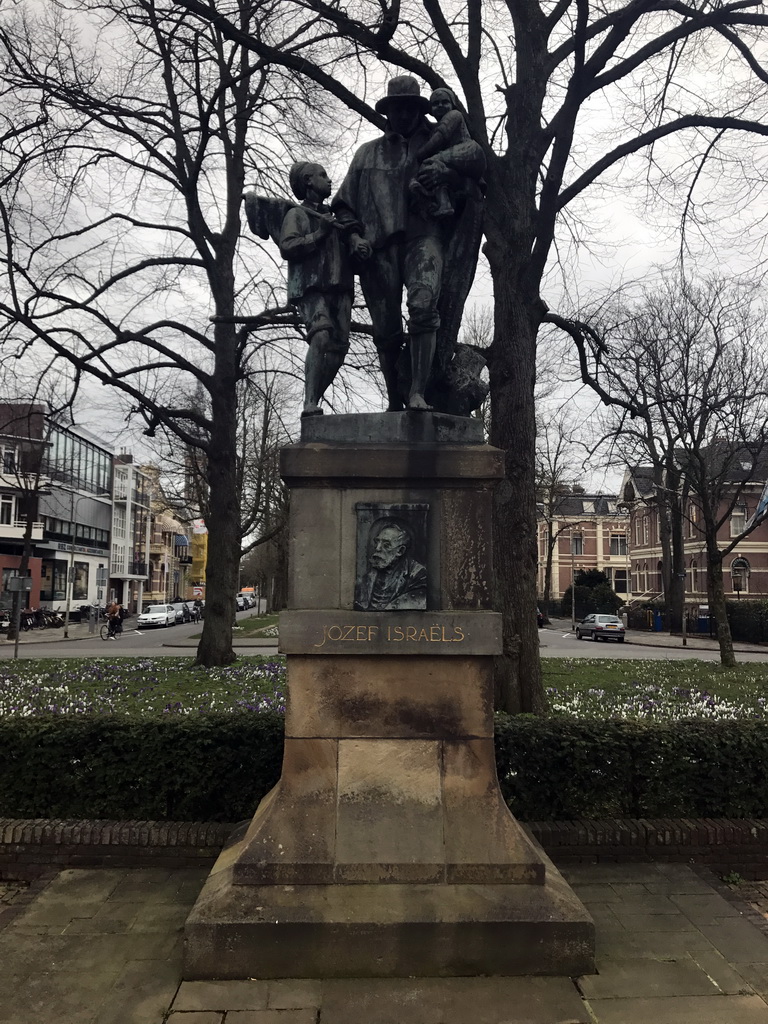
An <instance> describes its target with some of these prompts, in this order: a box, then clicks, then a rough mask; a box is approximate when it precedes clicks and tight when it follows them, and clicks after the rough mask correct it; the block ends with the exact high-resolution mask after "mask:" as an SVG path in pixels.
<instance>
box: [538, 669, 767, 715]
mask: <svg viewBox="0 0 768 1024" xmlns="http://www.w3.org/2000/svg"><path fill="white" fill-rule="evenodd" d="M542 665H543V672H544V686H545V688H546V691H547V697H548V698H549V702H550V708H551V710H552V712H553V713H555V714H569V715H577V716H578V717H590V718H606V717H608V718H610V717H620V718H649V717H659V718H754V717H757V718H765V717H768V716H767V714H766V700H767V699H768V665H756V664H749V665H737V666H736V668H733V669H724V668H722V667H721V666H720V665H718V664H715V663H713V662H707V661H696V660H694V659H691V660H690V661H656V660H653V661H652V660H650V659H640V658H638V659H637V660H635V659H632V660H630V659H626V660H625V659H621V660H619V659H615V660H614V659H611V658H572V659H571V658H544V659H542Z"/></svg>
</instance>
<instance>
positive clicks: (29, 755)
mask: <svg viewBox="0 0 768 1024" xmlns="http://www.w3.org/2000/svg"><path fill="white" fill-rule="evenodd" d="M282 745H283V719H282V717H281V716H280V715H278V714H273V713H265V714H261V713H260V714H249V713H244V712H243V713H234V714H233V713H227V712H223V713H206V714H199V715H171V714H169V715H163V716H157V717H155V718H141V719H132V718H128V717H123V716H119V717H118V716H95V715H94V716H85V715H84V716H82V717H68V716H50V717H43V716H34V717H30V718H5V719H0V817H11V818H70V819H72V818H75V819H76V818H111V819H122V820H136V819H148V820H163V819H166V820H176V821H179V820H187V821H240V820H242V819H244V818H248V817H250V816H251V815H252V814H253V812H254V810H255V808H256V806H257V804H258V802H259V800H260V799H261V798H262V797H263V796H264V794H265V793H266V792H268V790H269V789H270V788H271V787H272V786H273V785H274V784H275V782H276V781H277V779H278V777H279V775H280V763H281V758H282ZM496 760H497V764H498V768H499V778H500V780H501V787H502V790H503V792H504V796H505V798H506V800H507V802H508V803H509V805H510V807H511V809H512V811H513V813H514V814H516V815H517V816H518V817H520V818H522V819H523V820H524V821H525V820H527V821H547V820H550V821H553V820H554V821H556V820H561V821H562V820H569V819H573V818H583V817H590V818H596V817H631V818H641V817H686V816H689V817H746V818H748V817H768V782H766V779H768V723H766V722H761V721H687V722H625V721H585V720H576V719H572V718H535V717H532V716H520V717H515V718H513V717H509V716H506V715H499V716H498V717H497V724H496Z"/></svg>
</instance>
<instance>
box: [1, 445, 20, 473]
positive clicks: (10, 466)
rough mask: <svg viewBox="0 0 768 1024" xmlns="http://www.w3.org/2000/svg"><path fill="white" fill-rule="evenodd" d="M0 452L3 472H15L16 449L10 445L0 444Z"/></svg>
mask: <svg viewBox="0 0 768 1024" xmlns="http://www.w3.org/2000/svg"><path fill="white" fill-rule="evenodd" d="M0 452H1V453H2V458H3V463H2V465H3V473H15V472H16V449H15V448H12V447H11V446H10V445H2V446H0Z"/></svg>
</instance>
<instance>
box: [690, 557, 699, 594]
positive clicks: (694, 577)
mask: <svg viewBox="0 0 768 1024" xmlns="http://www.w3.org/2000/svg"><path fill="white" fill-rule="evenodd" d="M698 589H699V569H698V566H697V565H696V559H695V558H692V559H691V593H693V594H695V593H697V592H698Z"/></svg>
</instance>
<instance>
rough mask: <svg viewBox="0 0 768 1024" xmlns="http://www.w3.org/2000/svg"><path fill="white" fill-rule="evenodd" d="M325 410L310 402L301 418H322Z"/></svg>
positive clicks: (303, 410)
mask: <svg viewBox="0 0 768 1024" xmlns="http://www.w3.org/2000/svg"><path fill="white" fill-rule="evenodd" d="M322 415H323V410H322V409H321V408H320V406H319V405H315V404H314V403H312V402H308V403H307V404H306V405H305V406H304V408H303V409H302V412H301V418H302V419H305V418H306V417H307V416H322Z"/></svg>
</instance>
